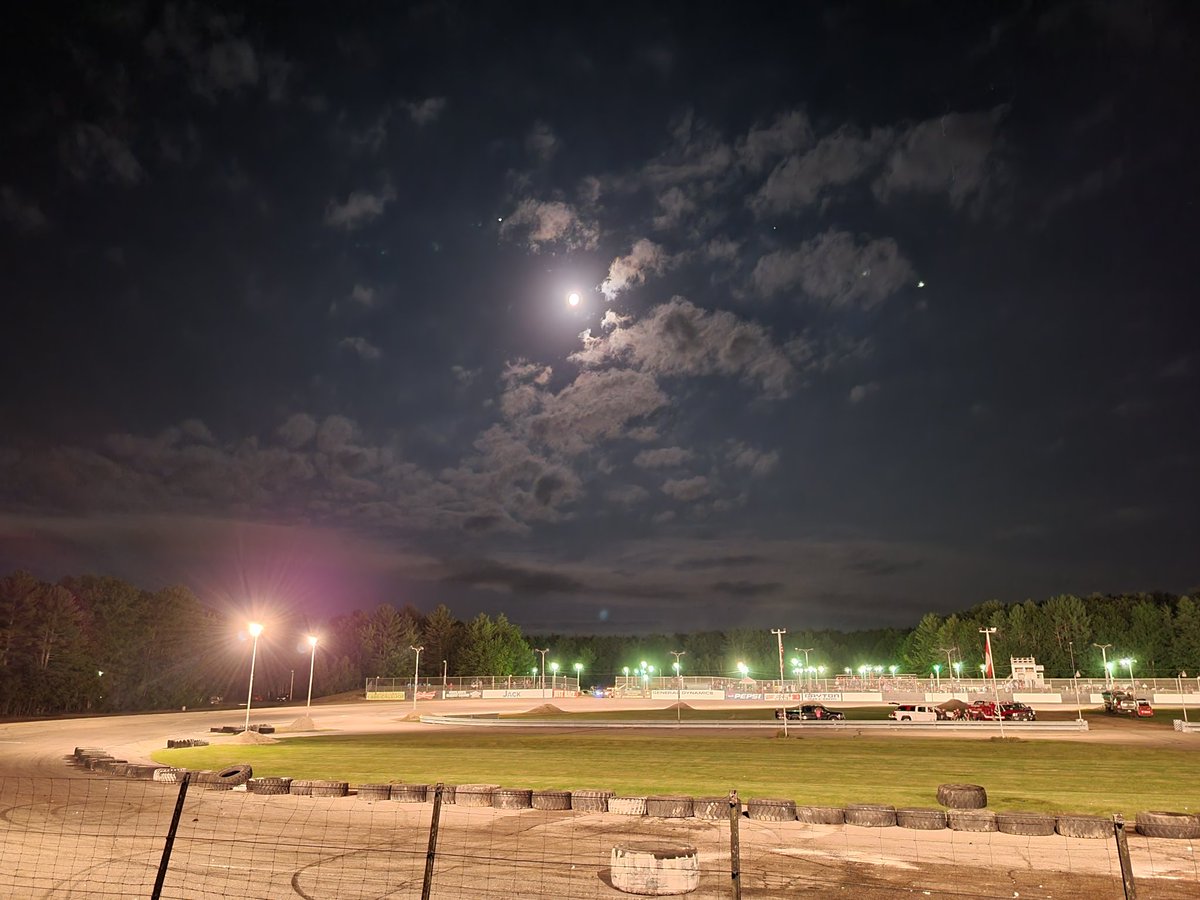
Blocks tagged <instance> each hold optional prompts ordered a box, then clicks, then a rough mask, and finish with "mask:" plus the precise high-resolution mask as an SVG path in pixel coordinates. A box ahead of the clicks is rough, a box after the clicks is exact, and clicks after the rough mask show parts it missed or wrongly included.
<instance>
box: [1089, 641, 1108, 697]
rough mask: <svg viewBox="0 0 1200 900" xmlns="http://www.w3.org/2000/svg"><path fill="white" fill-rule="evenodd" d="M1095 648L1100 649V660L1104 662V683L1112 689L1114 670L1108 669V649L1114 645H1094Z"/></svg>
mask: <svg viewBox="0 0 1200 900" xmlns="http://www.w3.org/2000/svg"><path fill="white" fill-rule="evenodd" d="M1092 646H1093V647H1099V648H1100V658H1101V659H1102V660H1103V661H1104V683H1105V684H1107V685H1108V686H1109V687H1110V688H1111V687H1112V669H1110V668H1109V667H1108V648H1109V647H1111V646H1112V644H1095V643H1093V644H1092Z"/></svg>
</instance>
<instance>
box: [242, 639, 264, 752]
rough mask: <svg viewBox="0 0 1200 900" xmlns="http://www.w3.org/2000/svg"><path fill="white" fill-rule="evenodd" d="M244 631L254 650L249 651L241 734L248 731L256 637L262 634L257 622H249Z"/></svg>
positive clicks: (256, 649) (256, 651) (256, 645)
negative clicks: (248, 634) (244, 710)
mask: <svg viewBox="0 0 1200 900" xmlns="http://www.w3.org/2000/svg"><path fill="white" fill-rule="evenodd" d="M246 630H247V631H249V632H250V635H251V637H253V638H254V648H253V649H252V650H251V651H250V686H249V687H248V688H246V727H245V728H244V729H243V733H244V732H248V731H249V730H250V702H251V701H252V700H253V699H254V661H255V660H256V659H258V636H259V635H260V634H262V631H263V627H262V625H261V624H260V623H259V622H251V623H250V624H249V625H248V626H247V628H246Z"/></svg>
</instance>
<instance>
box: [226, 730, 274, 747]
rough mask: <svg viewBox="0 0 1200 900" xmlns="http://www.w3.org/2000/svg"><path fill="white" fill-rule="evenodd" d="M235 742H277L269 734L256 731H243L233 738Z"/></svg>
mask: <svg viewBox="0 0 1200 900" xmlns="http://www.w3.org/2000/svg"><path fill="white" fill-rule="evenodd" d="M233 743H235V744H277V743H279V742H278V741H277V740H275V738H273V737H271V736H270V735H269V734H259V733H258V732H257V731H243V732H242V733H241V734H239V735H238V736H237V737H235V738H234V739H233Z"/></svg>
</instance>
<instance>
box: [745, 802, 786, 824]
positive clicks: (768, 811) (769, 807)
mask: <svg viewBox="0 0 1200 900" xmlns="http://www.w3.org/2000/svg"><path fill="white" fill-rule="evenodd" d="M746 815H748V816H749V817H750V818H751V819H754V820H755V821H756V822H795V821H796V801H795V800H779V799H772V798H769V797H751V798H750V799H749V800H747V801H746Z"/></svg>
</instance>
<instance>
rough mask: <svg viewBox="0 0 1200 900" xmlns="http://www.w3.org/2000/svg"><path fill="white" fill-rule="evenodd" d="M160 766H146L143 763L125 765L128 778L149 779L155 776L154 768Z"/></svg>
mask: <svg viewBox="0 0 1200 900" xmlns="http://www.w3.org/2000/svg"><path fill="white" fill-rule="evenodd" d="M157 768H158V766H144V765H142V764H141V763H129V764H128V765H127V766H125V777H126V778H139V779H144V780H146V781H149V780H150V779H151V778H153V777H154V770H155V769H157Z"/></svg>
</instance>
